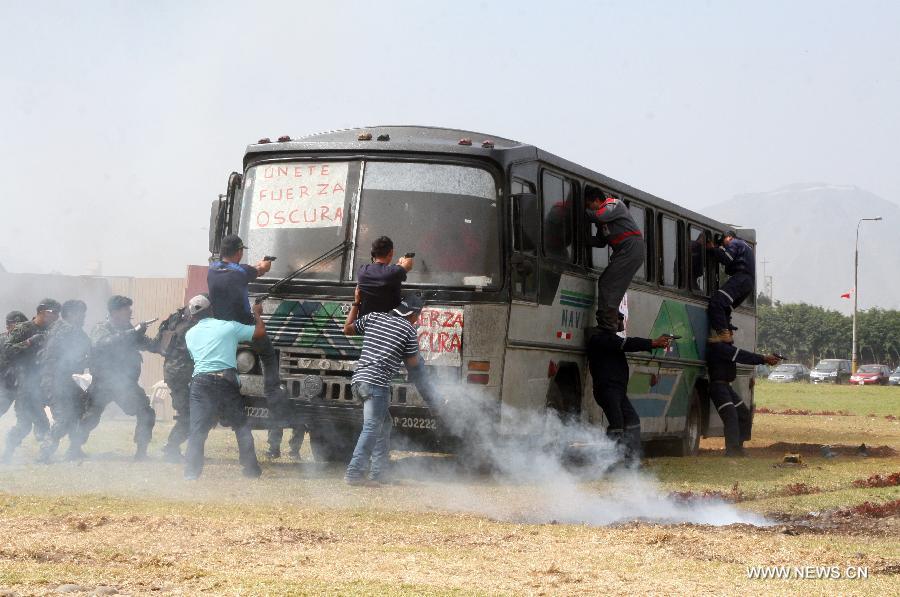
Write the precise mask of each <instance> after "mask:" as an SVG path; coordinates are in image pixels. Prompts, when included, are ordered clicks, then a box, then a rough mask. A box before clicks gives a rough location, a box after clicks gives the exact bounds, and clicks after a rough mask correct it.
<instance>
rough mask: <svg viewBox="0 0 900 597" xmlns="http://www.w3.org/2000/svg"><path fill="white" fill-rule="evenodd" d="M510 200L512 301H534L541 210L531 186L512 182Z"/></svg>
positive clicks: (528, 183)
mask: <svg viewBox="0 0 900 597" xmlns="http://www.w3.org/2000/svg"><path fill="white" fill-rule="evenodd" d="M510 191H511V197H512V205H511V206H510V207H511V210H510V212H511V214H512V245H513V246H512V250H513V252H512V256H511V258H510V267H511V270H512V271H511V280H512V294H513V298H515V299H519V300H526V301H537V291H538V282H537V281H538V269H537V248H538V245H539V240H540V231H541V216H540V213H541V208H540V205H539V204H538V198H537V195H536V194H535V193H534V191H535V189H534V185H533V184H531V183H530V182H525V181H520V180H515V179H514V180H513V181H512V183H511V184H510Z"/></svg>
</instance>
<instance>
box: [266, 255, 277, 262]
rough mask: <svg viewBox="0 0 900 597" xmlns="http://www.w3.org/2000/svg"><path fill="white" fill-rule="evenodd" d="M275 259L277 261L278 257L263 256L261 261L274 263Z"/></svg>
mask: <svg viewBox="0 0 900 597" xmlns="http://www.w3.org/2000/svg"><path fill="white" fill-rule="evenodd" d="M276 259H278V257H273V256H271V255H263V258H262V260H263V261H275V260H276Z"/></svg>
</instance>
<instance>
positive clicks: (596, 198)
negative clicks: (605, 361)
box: [585, 187, 646, 332]
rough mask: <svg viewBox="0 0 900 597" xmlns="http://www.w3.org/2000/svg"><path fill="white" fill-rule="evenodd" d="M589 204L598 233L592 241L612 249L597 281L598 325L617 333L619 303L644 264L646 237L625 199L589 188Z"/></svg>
mask: <svg viewBox="0 0 900 597" xmlns="http://www.w3.org/2000/svg"><path fill="white" fill-rule="evenodd" d="M585 207H586V208H587V217H588V220H589V221H590V222H592V223H594V224H596V225H597V236H595V237H592V238H590V239H589V244H590V245H591V246H594V247H605V246H609V247H610V248H611V249H612V254H611V255H610V256H609V265H608V266H606V269H605V270H603V273H602V274H600V279H599V280H597V325H598V326H599V327H601V328H603V329H605V330H609V331H611V332H615V331H616V329H617V321H618V313H619V305H620V304H621V302H622V298H624V296H625V293H626V292H627V291H628V285H629V284H631V280H632V278H634V274H635V273H637V271H638V270H639V269H640V268H641V266H642V265H643V264H644V259H645V254H646V249H645V247H644V238H643V235H642V234H641V229H640V228H639V227H638V225H637V223H635V221H634V218H632V217H631V212H630V211H629V210H628V206H627V205H625V202H624V201H622V200H621V199H617V198H616V197H607V196H606V195H605V194H604V193H603V191H601V190H600V189H598V188H595V187H587V188H586V190H585Z"/></svg>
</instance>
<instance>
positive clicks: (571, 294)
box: [559, 290, 594, 303]
mask: <svg viewBox="0 0 900 597" xmlns="http://www.w3.org/2000/svg"><path fill="white" fill-rule="evenodd" d="M559 293H560V294H561V295H562V296H567V297H569V298H580V299H584V300H588V301H591V302H592V303H593V302H594V295H592V294H584V293H583V292H575V291H574V290H560V291H559Z"/></svg>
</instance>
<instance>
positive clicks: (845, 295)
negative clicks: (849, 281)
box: [841, 290, 853, 299]
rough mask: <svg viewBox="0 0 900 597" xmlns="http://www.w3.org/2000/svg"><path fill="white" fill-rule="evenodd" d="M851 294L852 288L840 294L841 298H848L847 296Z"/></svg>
mask: <svg viewBox="0 0 900 597" xmlns="http://www.w3.org/2000/svg"><path fill="white" fill-rule="evenodd" d="M852 294H853V291H852V290H851V291H850V292H845V293H844V294H842V295H841V298H845V299H848V298H850V295H852Z"/></svg>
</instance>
